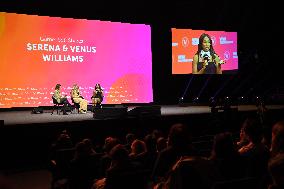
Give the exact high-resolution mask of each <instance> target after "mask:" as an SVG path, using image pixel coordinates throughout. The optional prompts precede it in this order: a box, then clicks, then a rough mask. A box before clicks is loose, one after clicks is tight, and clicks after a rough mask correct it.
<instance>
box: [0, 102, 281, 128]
mask: <svg viewBox="0 0 284 189" xmlns="http://www.w3.org/2000/svg"><path fill="white" fill-rule="evenodd" d="M266 107H267V109H283V108H284V105H267V106H266ZM133 108H135V107H128V111H130V110H132V109H133ZM232 108H238V111H253V110H256V106H255V105H240V106H232ZM206 113H210V107H208V106H179V105H161V116H172V115H187V114H206ZM0 120H4V125H19V124H33V123H50V122H74V121H87V120H94V118H93V113H92V112H91V111H88V112H87V113H86V114H78V113H77V114H76V113H73V114H70V112H69V115H62V113H61V114H60V115H58V114H56V112H54V114H53V115H51V110H44V112H43V113H41V114H31V111H9V110H7V111H4V112H0Z"/></svg>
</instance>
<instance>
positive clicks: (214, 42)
mask: <svg viewBox="0 0 284 189" xmlns="http://www.w3.org/2000/svg"><path fill="white" fill-rule="evenodd" d="M211 40H212V45H215V44H216V37H215V36H211Z"/></svg>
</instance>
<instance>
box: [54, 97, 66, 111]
mask: <svg viewBox="0 0 284 189" xmlns="http://www.w3.org/2000/svg"><path fill="white" fill-rule="evenodd" d="M51 98H52V101H53V104H54V106H53V108H52V112H51V115H52V114H53V112H54V109H55V108H56V112H57V114H60V111H61V108H62V107H63V106H64V103H58V102H57V100H56V99H55V98H54V96H52V97H51Z"/></svg>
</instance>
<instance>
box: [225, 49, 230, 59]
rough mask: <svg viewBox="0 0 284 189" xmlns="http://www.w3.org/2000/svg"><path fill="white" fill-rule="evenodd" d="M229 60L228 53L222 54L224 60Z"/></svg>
mask: <svg viewBox="0 0 284 189" xmlns="http://www.w3.org/2000/svg"><path fill="white" fill-rule="evenodd" d="M229 59H230V53H229V52H228V51H226V52H224V60H229Z"/></svg>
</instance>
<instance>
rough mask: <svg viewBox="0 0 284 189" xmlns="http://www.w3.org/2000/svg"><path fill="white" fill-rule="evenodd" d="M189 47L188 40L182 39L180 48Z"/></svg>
mask: <svg viewBox="0 0 284 189" xmlns="http://www.w3.org/2000/svg"><path fill="white" fill-rule="evenodd" d="M188 45H189V40H188V38H187V37H183V38H182V46H183V47H187V46H188Z"/></svg>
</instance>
